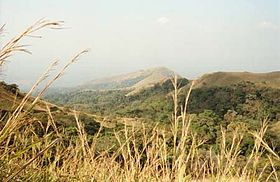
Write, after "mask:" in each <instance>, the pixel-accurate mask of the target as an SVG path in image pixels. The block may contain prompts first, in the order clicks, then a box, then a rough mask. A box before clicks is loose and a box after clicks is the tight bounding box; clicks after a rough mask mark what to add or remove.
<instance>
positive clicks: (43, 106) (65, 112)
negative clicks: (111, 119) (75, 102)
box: [0, 82, 100, 134]
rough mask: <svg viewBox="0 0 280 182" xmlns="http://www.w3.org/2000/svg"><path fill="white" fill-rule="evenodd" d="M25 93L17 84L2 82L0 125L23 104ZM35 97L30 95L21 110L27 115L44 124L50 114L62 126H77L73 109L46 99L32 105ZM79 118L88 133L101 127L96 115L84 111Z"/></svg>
mask: <svg viewBox="0 0 280 182" xmlns="http://www.w3.org/2000/svg"><path fill="white" fill-rule="evenodd" d="M24 97H25V94H24V93H22V92H20V90H19V89H18V88H17V85H16V84H11V85H9V84H6V83H5V82H0V121H1V123H0V125H3V124H4V123H5V121H6V120H7V119H8V118H9V116H10V115H11V114H12V113H13V112H14V111H15V110H16V108H17V107H18V106H19V105H20V104H21V102H22V100H23V98H24ZM33 101H34V98H33V97H29V99H28V101H27V102H26V104H25V105H24V107H23V109H22V111H21V112H26V117H27V118H29V119H31V120H33V121H39V122H40V123H42V124H43V125H47V123H48V120H49V118H50V116H51V117H52V118H53V119H54V121H55V122H56V124H57V126H62V127H63V128H65V129H66V130H67V129H68V128H73V127H76V120H75V116H74V112H73V110H71V109H69V108H64V107H59V106H57V105H55V104H52V103H50V102H47V101H45V100H38V101H37V103H36V104H35V105H34V106H32V102H33ZM77 114H78V115H79V119H80V120H81V122H83V124H84V125H85V129H86V131H87V132H88V133H90V134H94V133H95V132H97V130H98V129H99V127H100V123H99V122H98V121H97V119H96V117H95V116H93V115H90V114H87V113H84V112H77Z"/></svg>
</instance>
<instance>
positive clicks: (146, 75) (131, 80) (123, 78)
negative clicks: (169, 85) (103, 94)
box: [80, 67, 176, 92]
mask: <svg viewBox="0 0 280 182" xmlns="http://www.w3.org/2000/svg"><path fill="white" fill-rule="evenodd" d="M174 74H176V73H174V72H173V71H171V70H169V69H168V68H165V67H157V68H151V69H147V70H140V71H136V72H132V73H128V74H122V75H117V76H112V77H107V78H102V79H97V80H92V81H90V82H87V83H85V84H82V85H81V86H80V89H82V90H84V89H90V90H118V89H119V90H123V89H130V90H133V91H134V92H135V91H139V90H141V89H143V88H147V87H151V86H154V85H155V84H156V83H160V82H163V81H165V80H167V79H169V78H171V77H172V76H174Z"/></svg>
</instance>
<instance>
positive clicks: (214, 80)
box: [195, 71, 280, 88]
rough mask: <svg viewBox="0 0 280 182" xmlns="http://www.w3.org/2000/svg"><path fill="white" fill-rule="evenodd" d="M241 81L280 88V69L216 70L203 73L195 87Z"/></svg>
mask: <svg viewBox="0 0 280 182" xmlns="http://www.w3.org/2000/svg"><path fill="white" fill-rule="evenodd" d="M241 82H251V83H254V84H256V85H257V86H260V87H269V88H280V71H278V72H270V73H250V72H215V73H211V74H205V75H203V76H202V77H201V78H200V79H198V80H197V83H196V86H195V87H196V88H201V87H213V86H230V85H235V84H238V83H241Z"/></svg>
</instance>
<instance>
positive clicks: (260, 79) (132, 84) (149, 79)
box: [79, 67, 280, 93]
mask: <svg viewBox="0 0 280 182" xmlns="http://www.w3.org/2000/svg"><path fill="white" fill-rule="evenodd" d="M174 75H177V76H178V77H181V76H180V75H179V74H177V73H176V72H174V71H172V70H170V69H168V68H165V67H157V68H150V69H147V70H139V71H136V72H132V73H127V74H122V75H117V76H112V77H106V78H101V79H96V80H92V81H89V82H86V83H84V84H82V85H81V86H79V89H80V90H85V89H88V90H99V91H102V90H123V89H126V90H131V91H132V92H131V93H135V92H137V91H140V90H141V89H143V88H148V87H152V86H154V85H155V84H157V83H162V82H163V81H165V80H168V79H170V78H173V77H174ZM240 82H251V83H254V84H256V85H257V86H264V87H270V88H280V71H278V72H270V73H250V72H215V73H210V74H205V75H203V76H202V77H200V78H199V79H197V81H196V85H195V88H201V87H213V86H230V85H234V84H238V83H240Z"/></svg>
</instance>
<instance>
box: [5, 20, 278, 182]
mask: <svg viewBox="0 0 280 182" xmlns="http://www.w3.org/2000/svg"><path fill="white" fill-rule="evenodd" d="M49 25H52V26H53V25H58V24H57V23H56V22H48V21H39V22H37V23H36V24H35V25H34V26H32V27H31V28H29V29H28V31H26V32H27V33H26V32H25V33H24V34H23V36H19V37H18V38H16V39H13V40H12V41H13V42H15V43H13V44H12V43H8V44H7V45H12V46H10V47H12V48H13V49H12V50H11V51H7V47H9V46H4V48H2V49H1V53H0V55H1V56H0V63H3V64H4V63H5V59H6V58H7V57H8V56H9V55H11V53H12V52H13V51H15V50H17V49H16V48H17V47H20V48H22V46H19V45H18V42H19V41H20V40H21V39H22V37H24V35H28V34H29V32H33V31H35V30H38V29H40V28H44V27H48V26H49ZM5 47H6V48H5ZM23 50H24V49H23ZM84 52H85V51H82V52H81V53H79V54H77V56H75V57H74V58H73V59H72V60H71V61H70V63H69V64H67V65H66V66H65V67H64V68H63V69H62V70H61V71H60V72H59V73H58V74H57V75H56V76H55V77H54V78H53V79H52V80H51V81H49V82H48V83H47V85H46V86H45V87H44V89H43V90H42V91H41V92H39V94H38V96H36V97H32V96H31V95H32V93H33V92H34V89H35V88H36V87H37V86H38V84H40V83H41V82H42V80H44V79H45V78H46V76H47V75H49V71H50V70H51V69H52V68H53V66H54V65H55V64H52V65H51V67H50V68H48V69H47V71H46V72H45V73H44V74H43V76H42V77H41V78H39V80H38V81H37V82H36V83H35V85H34V87H33V88H32V89H31V90H30V92H29V93H27V94H22V93H20V92H19V90H18V89H17V86H16V85H8V84H5V83H3V82H1V87H0V91H1V93H3V95H4V96H3V95H1V97H0V99H1V101H4V100H6V103H7V105H5V106H4V105H2V102H1V110H4V108H6V109H5V111H6V112H5V113H4V114H3V116H1V119H0V121H1V125H0V126H1V128H0V178H1V179H2V181H235V180H240V181H269V180H270V181H279V180H278V179H279V173H280V171H279V169H280V168H279V167H280V158H279V156H278V155H279V147H280V146H279V144H280V140H279V135H278V134H277V133H276V132H274V131H275V130H277V128H279V123H278V121H279V104H278V103H279V98H280V97H279V92H278V90H277V89H271V88H269V89H268V88H262V87H258V86H256V85H254V84H251V83H241V84H238V85H233V86H230V87H228V86H226V87H212V88H196V89H193V86H194V82H189V81H188V80H185V79H179V80H177V79H176V78H175V79H174V80H168V81H166V82H164V83H160V84H157V85H155V86H154V87H151V88H147V89H145V90H143V91H141V92H140V93H138V94H135V95H129V96H126V93H127V91H122V92H120V91H104V92H103V91H94V92H93V91H84V92H78V93H77V92H74V93H67V94H66V95H58V96H57V97H54V96H53V99H54V100H55V101H56V102H57V103H60V104H65V103H66V104H67V105H68V107H70V108H63V107H59V106H56V105H53V104H50V103H47V102H45V101H43V100H40V97H41V96H42V95H43V93H44V92H45V91H46V89H48V87H49V85H50V84H52V83H53V81H55V80H56V79H58V78H59V77H60V76H61V75H62V73H63V72H64V70H65V69H67V68H68V67H69V65H70V64H72V63H73V62H75V61H76V60H77V59H78V58H79V56H80V55H81V54H83V53H84ZM4 58H5V59H4ZM191 92H192V93H191ZM11 98H14V99H11ZM12 101H14V102H12ZM11 103H12V104H11ZM7 108H8V109H7ZM73 109H79V110H84V111H88V112H93V111H94V110H97V112H96V111H95V114H96V113H97V114H102V115H105V116H106V115H109V113H112V114H110V117H112V118H116V119H117V120H118V119H119V118H122V117H133V118H134V119H136V120H137V119H140V118H141V119H144V120H145V122H141V123H140V124H136V123H135V122H132V123H130V124H127V123H125V124H121V123H117V124H116V125H115V126H114V127H106V126H105V124H104V121H99V122H100V124H101V126H103V127H100V125H99V124H97V123H96V121H95V120H93V118H97V117H94V116H93V114H87V113H84V112H77V111H75V110H73ZM100 118H101V117H100ZM96 120H97V119H96Z"/></svg>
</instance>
